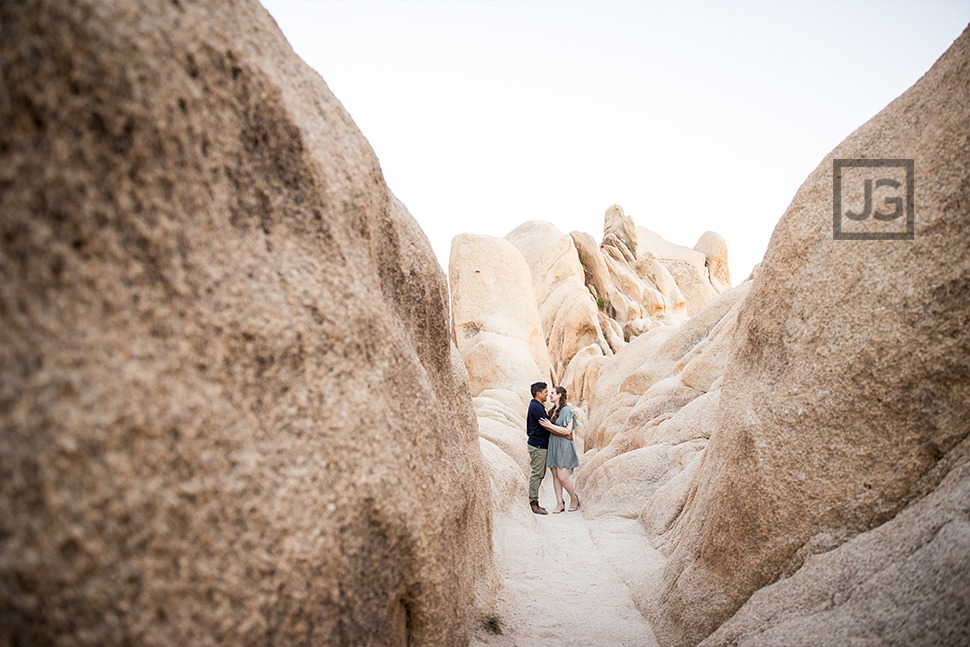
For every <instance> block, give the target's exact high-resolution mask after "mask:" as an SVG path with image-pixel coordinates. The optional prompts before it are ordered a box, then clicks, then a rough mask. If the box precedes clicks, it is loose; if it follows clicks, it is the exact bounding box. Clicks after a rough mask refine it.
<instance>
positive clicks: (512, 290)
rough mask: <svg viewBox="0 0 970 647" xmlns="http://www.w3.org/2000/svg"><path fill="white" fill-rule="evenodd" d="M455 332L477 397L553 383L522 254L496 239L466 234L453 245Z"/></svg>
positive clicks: (522, 393) (525, 398)
mask: <svg viewBox="0 0 970 647" xmlns="http://www.w3.org/2000/svg"><path fill="white" fill-rule="evenodd" d="M448 273H449V275H450V279H451V281H450V286H451V331H452V335H453V337H454V340H455V343H456V344H457V346H458V350H459V352H460V353H461V356H462V358H464V360H465V365H466V366H467V367H468V373H469V376H470V382H471V389H472V395H479V394H480V393H481V392H482V391H485V390H489V389H499V390H509V391H512V392H514V393H516V394H517V395H518V396H519V397H520V398H521V400H522V406H525V405H526V404H527V403H528V402H529V400H530V399H531V398H532V395H531V394H530V393H529V385H530V384H532V383H534V382H539V381H549V380H550V379H551V371H550V366H549V351H548V349H547V347H546V342H545V339H544V337H543V333H542V324H541V323H540V320H539V311H538V308H537V307H536V300H535V297H534V296H533V288H532V275H531V274H530V272H529V266H528V265H527V264H526V262H525V259H523V258H522V254H520V253H519V251H518V250H517V249H516V248H515V247H513V246H512V245H511V244H510V243H509V242H507V241H506V240H504V239H501V238H495V237H494V236H478V235H474V234H461V235H460V236H456V237H455V239H454V240H453V241H452V244H451V259H450V261H449V267H448Z"/></svg>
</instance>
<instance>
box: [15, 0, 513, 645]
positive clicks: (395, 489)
mask: <svg viewBox="0 0 970 647" xmlns="http://www.w3.org/2000/svg"><path fill="white" fill-rule="evenodd" d="M0 48H2V50H0V53H2V55H0V61H2V77H0V123H3V124H4V126H3V128H0V155H2V163H0V187H2V190H0V241H2V243H0V329H2V330H3V338H4V339H3V343H2V344H0V370H2V377H0V424H2V428H3V433H2V435H0V582H2V584H0V643H3V644H22V645H39V644H54V643H57V644H73V645H124V644H142V645H178V644H181V645H194V644H231V645H265V644H274V645H297V644H300V645H304V644H327V645H351V644H354V645H356V644H379V645H401V646H403V645H442V646H445V645H447V646H451V645H460V644H467V641H468V639H469V635H470V630H469V623H470V621H471V620H472V619H474V614H475V613H476V608H477V609H479V610H482V611H487V610H488V608H489V604H490V603H491V602H490V600H492V601H494V594H495V587H496V586H497V585H498V582H497V581H496V579H495V577H496V575H495V572H494V569H493V563H492V554H491V543H490V542H491V532H490V519H491V506H492V503H491V500H490V493H489V491H488V490H489V488H488V486H487V483H488V477H487V475H486V471H485V467H484V462H483V459H482V454H481V451H480V449H479V440H478V436H477V426H476V422H475V413H474V410H473V408H472V406H471V394H470V393H469V387H468V382H467V377H465V376H464V367H463V364H462V362H461V359H460V357H459V356H458V354H457V350H454V349H452V347H451V344H450V339H449V338H450V334H449V329H448V321H447V318H448V314H447V313H448V301H447V299H448V292H447V287H446V283H445V278H444V276H443V275H442V274H441V272H440V271H439V270H438V269H437V268H438V265H437V263H436V262H435V260H434V258H433V256H432V253H431V248H430V245H429V244H428V242H427V240H426V239H425V237H424V235H423V234H422V233H421V231H420V229H419V228H418V227H417V225H416V223H415V222H414V220H413V219H412V218H411V217H410V215H409V214H408V213H407V210H406V209H405V208H404V206H403V205H401V204H400V203H399V202H398V201H397V200H396V199H395V198H394V196H393V195H392V194H391V193H390V191H389V190H388V189H387V187H386V185H385V183H384V180H383V177H382V175H381V171H380V167H379V165H378V161H377V158H376V157H375V155H374V153H373V151H371V149H370V147H369V146H368V144H367V142H366V141H365V139H364V138H363V136H362V135H361V134H360V132H359V131H358V130H357V128H356V126H355V125H354V124H353V121H352V120H351V118H350V116H349V115H348V114H347V113H346V112H345V111H344V110H343V108H342V107H341V105H340V103H339V102H338V101H337V100H336V99H335V98H334V96H333V95H332V94H331V93H330V91H329V90H328V88H327V86H326V85H325V83H324V82H323V80H322V79H320V77H319V76H318V75H317V74H316V73H315V72H313V71H311V70H310V69H309V68H308V67H307V66H306V65H304V64H303V63H302V62H301V61H300V60H299V59H298V58H297V57H296V56H295V55H294V54H293V52H292V50H291V49H290V48H289V46H288V45H287V43H286V41H285V40H284V38H283V37H282V35H281V34H280V32H279V30H278V28H277V27H276V25H275V24H274V23H273V20H272V19H271V18H270V17H269V15H268V14H267V13H266V12H265V10H263V9H262V7H260V6H259V4H258V3H256V2H241V1H237V2H229V1H226V2H217V3H204V4H194V3H181V2H161V1H158V2H150V3H137V4H136V3H116V2H108V3H103V2H74V3H61V2H50V3H46V2H29V3H7V2H5V3H2V5H0ZM529 287H530V289H531V281H530V282H529Z"/></svg>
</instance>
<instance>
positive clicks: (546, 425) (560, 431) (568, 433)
mask: <svg viewBox="0 0 970 647" xmlns="http://www.w3.org/2000/svg"><path fill="white" fill-rule="evenodd" d="M539 424H540V425H542V428H543V429H545V430H546V431H548V432H550V433H553V434H556V435H557V436H563V437H564V438H566V440H572V439H573V432H572V430H571V429H569V428H568V427H557V426H556V425H554V424H552V423H551V422H549V421H548V420H547V419H546V418H540V419H539Z"/></svg>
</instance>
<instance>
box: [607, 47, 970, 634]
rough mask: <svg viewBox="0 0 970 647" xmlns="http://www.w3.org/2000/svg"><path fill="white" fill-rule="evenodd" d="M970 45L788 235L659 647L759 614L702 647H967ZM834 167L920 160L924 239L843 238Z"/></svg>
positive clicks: (738, 380)
mask: <svg viewBox="0 0 970 647" xmlns="http://www.w3.org/2000/svg"><path fill="white" fill-rule="evenodd" d="M968 42H970V36H968V32H967V31H964V33H963V35H961V36H960V38H959V39H958V40H957V41H956V42H955V43H954V45H953V46H952V47H951V48H950V50H949V51H948V52H947V53H946V54H944V55H943V56H942V57H941V58H940V60H939V61H937V63H936V64H935V65H934V66H933V68H932V69H931V70H930V71H929V72H927V74H926V75H924V76H923V78H922V79H920V80H919V82H917V83H916V84H915V85H914V86H913V87H912V88H910V89H909V90H908V91H907V92H906V93H904V94H903V95H902V96H901V97H899V98H898V99H896V100H895V101H893V102H892V103H891V104H890V105H889V106H888V107H887V108H886V109H884V110H883V111H882V112H881V113H879V114H878V115H877V116H875V117H874V118H873V119H872V120H870V121H869V122H868V123H867V124H865V125H864V126H862V127H861V128H859V129H858V130H857V131H856V132H854V133H853V134H852V135H851V136H849V137H848V138H847V139H846V140H845V141H844V142H843V143H842V144H840V145H839V146H838V147H837V148H836V149H835V150H834V151H832V152H831V153H830V154H829V155H828V156H827V157H826V158H825V159H824V160H823V161H822V163H821V164H820V165H819V167H818V168H817V169H816V170H815V171H814V172H813V173H812V174H811V175H810V176H809V178H808V179H807V180H806V182H805V184H804V185H803V186H802V187H801V188H800V189H799V191H798V193H797V195H796V196H795V199H794V200H793V202H792V204H791V206H790V207H789V208H788V210H787V212H786V213H785V215H784V216H783V217H782V219H781V221H780V222H779V223H778V226H777V227H776V228H775V231H774V234H773V235H772V238H771V243H770V245H769V248H768V251H767V254H766V255H765V259H764V261H763V263H762V264H761V267H760V269H759V270H758V273H757V274H756V276H755V278H754V281H753V286H752V288H751V293H750V294H749V295H748V298H747V299H746V302H745V304H744V306H743V307H742V309H741V312H740V314H739V317H738V322H737V332H736V333H735V335H734V336H735V344H734V346H733V348H732V350H731V356H730V359H729V361H728V364H727V370H726V373H725V378H724V381H723V387H722V393H721V396H720V409H719V411H718V415H717V428H716V430H715V431H714V433H713V434H712V435H711V439H710V442H709V444H708V446H707V449H706V450H705V451H706V456H705V457H704V463H703V465H702V466H701V467H700V473H699V474H698V476H697V487H696V491H695V492H694V493H693V494H692V495H691V497H690V501H689V503H688V504H687V508H686V510H685V511H684V513H683V514H682V515H681V517H680V519H679V520H678V521H677V522H676V524H675V526H674V527H673V528H672V530H671V531H672V532H673V533H674V534H675V535H676V538H675V540H674V542H673V546H672V552H671V553H670V559H669V561H668V562H667V564H666V566H665V568H664V572H663V577H662V581H661V583H660V584H659V585H658V586H657V588H656V589H655V590H653V591H652V592H651V593H650V595H649V597H650V602H649V605H648V606H649V613H650V616H651V619H652V622H653V627H654V629H655V631H656V633H657V637H658V639H659V640H660V642H661V643H662V644H665V645H684V646H686V645H695V644H697V643H698V642H700V641H701V640H702V639H704V638H705V637H706V636H708V635H709V634H711V633H712V632H713V631H714V630H715V629H717V628H718V626H720V625H721V624H722V623H724V622H725V621H726V620H728V618H731V616H732V615H734V614H735V612H737V611H738V609H739V608H740V607H742V605H744V604H745V603H746V602H747V603H748V605H749V606H748V607H747V610H746V611H743V612H742V614H741V615H739V616H738V620H737V621H736V622H732V623H730V625H728V626H725V629H724V632H722V633H721V634H720V636H718V635H715V636H712V637H711V638H710V640H709V641H708V642H707V643H705V644H712V645H713V644H731V645H735V644H746V645H747V644H751V645H755V644H757V645H767V644H782V643H783V644H856V643H858V644H862V643H863V642H865V643H867V644H869V643H872V644H876V643H878V644H916V645H931V644H932V645H960V644H966V637H967V634H968V631H967V615H966V609H967V608H968V606H970V596H968V594H967V588H966V586H962V585H961V584H955V583H965V582H966V581H967V578H968V577H970V564H968V561H967V559H966V554H967V545H968V540H967V537H968V534H967V533H968V532H970V526H968V525H967V523H966V521H967V514H968V509H967V504H966V501H967V499H966V481H967V478H968V474H967V471H966V469H965V467H959V466H961V465H965V463H966V461H967V460H968V451H970V450H968V442H967V436H968V431H970V429H968V426H967V420H968V417H970V408H968V402H970V326H968V325H967V322H968V321H970V247H968V245H967V240H968V239H970V220H968V218H967V205H968V204H970V87H968V80H970V48H968ZM837 159H877V160H878V159H912V160H913V161H914V165H915V170H916V175H915V184H914V186H915V200H914V202H915V207H916V211H915V213H916V216H915V236H914V237H913V239H912V240H836V239H834V236H833V227H832V223H833V213H832V208H833V200H832V197H833V166H834V162H833V160H837ZM872 172H874V173H877V174H878V173H881V172H883V171H882V170H880V169H873V170H872ZM874 177H877V178H878V177H880V176H879V175H876V176H874ZM857 181H858V182H859V183H860V184H861V179H858V178H857ZM877 224H878V223H877ZM604 368H605V367H604ZM937 490H939V493H938V494H933V493H934V492H936V491H937ZM942 501H948V502H949V503H946V504H945V505H956V506H957V508H956V509H955V512H952V513H947V514H949V515H950V516H946V515H944V514H942V513H941V512H940V511H939V510H938V509H937V510H936V511H935V512H934V509H935V508H938V506H939V505H944V503H941V502H942ZM956 501H962V503H956ZM907 506H909V508H907ZM903 510H905V512H902V511H903ZM887 522H889V523H887ZM881 524H886V525H885V526H883V528H885V530H884V529H883V528H879V526H880V525H881ZM934 535H935V536H936V539H935V540H934V539H932V538H933V536H934ZM853 537H856V539H855V540H853V541H850V542H849V543H845V542H846V541H848V540H849V539H851V538H853ZM843 544H844V545H843ZM838 546H842V547H841V548H839V549H838V550H836V551H834V552H832V553H828V554H826V555H822V556H819V557H814V558H813V557H812V556H813V555H816V554H819V553H826V552H827V551H832V549H834V548H836V547H838ZM870 549H871V550H872V552H871V553H870V552H868V551H869V550H870ZM806 560H808V561H807V563H806ZM803 564H804V568H802V566H803ZM800 568H801V569H802V570H799V569H800ZM877 571H881V574H877ZM796 572H797V573H798V574H797V575H796V576H795V577H793V578H791V581H790V582H786V583H779V584H778V585H776V586H775V587H772V588H771V589H769V590H767V591H766V592H765V594H764V595H759V596H757V597H756V598H753V597H751V596H752V594H753V593H754V592H755V591H756V590H758V589H760V588H762V587H765V586H767V585H769V584H772V583H773V582H775V581H777V580H778V579H779V578H782V577H786V576H789V575H792V574H793V573H796ZM929 573H932V575H930V574H929ZM830 587H832V588H831V589H830ZM749 598H750V601H749ZM905 619H912V620H913V622H914V624H913V625H912V626H910V627H907V626H904V624H905V623H901V620H905ZM789 630H791V632H792V633H791V634H789V633H788V631H789Z"/></svg>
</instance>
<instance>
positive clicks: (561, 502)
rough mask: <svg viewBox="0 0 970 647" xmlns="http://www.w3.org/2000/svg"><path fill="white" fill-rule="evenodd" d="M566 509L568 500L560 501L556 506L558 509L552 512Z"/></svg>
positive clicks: (556, 512)
mask: <svg viewBox="0 0 970 647" xmlns="http://www.w3.org/2000/svg"><path fill="white" fill-rule="evenodd" d="M565 509H566V502H565V501H560V502H559V505H557V506H556V509H555V510H553V511H552V514H559V513H560V512H562V511H563V510H565Z"/></svg>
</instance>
